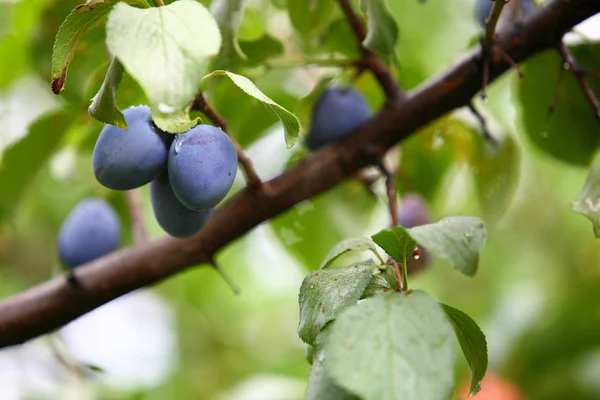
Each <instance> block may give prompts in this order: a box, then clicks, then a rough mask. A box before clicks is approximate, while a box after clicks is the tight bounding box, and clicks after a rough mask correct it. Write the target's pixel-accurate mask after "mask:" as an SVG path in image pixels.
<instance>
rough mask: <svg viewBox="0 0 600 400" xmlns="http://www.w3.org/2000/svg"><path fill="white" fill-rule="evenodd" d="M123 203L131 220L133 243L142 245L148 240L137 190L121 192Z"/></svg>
mask: <svg viewBox="0 0 600 400" xmlns="http://www.w3.org/2000/svg"><path fill="white" fill-rule="evenodd" d="M123 194H124V196H125V202H126V203H127V208H128V210H129V217H130V218H131V230H132V234H133V243H134V244H142V243H145V242H146V241H147V240H148V236H147V234H146V224H145V223H144V213H143V210H142V199H141V196H140V192H139V190H137V189H134V190H126V191H124V192H123Z"/></svg>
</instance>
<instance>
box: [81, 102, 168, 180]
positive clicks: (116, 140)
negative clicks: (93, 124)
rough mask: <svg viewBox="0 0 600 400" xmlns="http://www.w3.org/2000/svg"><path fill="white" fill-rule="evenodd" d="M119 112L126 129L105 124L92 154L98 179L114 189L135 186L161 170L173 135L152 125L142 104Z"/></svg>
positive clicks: (149, 114) (147, 109) (148, 113)
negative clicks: (123, 117) (125, 123)
mask: <svg viewBox="0 0 600 400" xmlns="http://www.w3.org/2000/svg"><path fill="white" fill-rule="evenodd" d="M123 115H124V116H125V121H126V122H127V126H128V128H129V129H128V130H125V129H121V128H118V127H116V126H113V125H106V126H105V127H104V128H103V129H102V132H100V136H99V137H98V141H97V142H96V145H95V146H94V153H93V156H92V166H93V169H94V175H95V176H96V179H97V180H98V182H100V183H101V184H102V185H104V186H106V187H107V188H109V189H115V190H131V189H135V188H137V187H140V186H143V185H145V184H147V183H149V182H150V181H152V180H153V179H154V178H156V177H157V176H158V175H160V174H161V173H162V172H164V171H165V168H166V166H167V155H168V151H169V145H170V141H171V140H172V136H173V135H170V134H168V133H165V132H162V131H160V130H159V129H158V128H157V127H156V126H155V125H154V122H152V115H151V113H150V108H148V107H146V106H137V107H129V108H127V109H126V110H124V111H123Z"/></svg>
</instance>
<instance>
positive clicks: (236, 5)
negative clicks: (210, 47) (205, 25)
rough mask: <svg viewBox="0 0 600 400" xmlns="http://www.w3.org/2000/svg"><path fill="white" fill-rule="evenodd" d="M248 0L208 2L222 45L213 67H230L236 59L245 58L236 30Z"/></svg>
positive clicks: (216, 0) (215, 0)
mask: <svg viewBox="0 0 600 400" xmlns="http://www.w3.org/2000/svg"><path fill="white" fill-rule="evenodd" d="M247 3H248V0H214V1H213V2H212V3H211V4H210V13H211V14H212V16H213V17H214V18H215V21H217V24H218V25H219V29H220V30H221V36H222V37H223V46H222V47H221V51H220V52H219V55H218V56H217V58H216V59H215V63H214V67H215V68H219V69H220V68H231V67H230V65H231V64H232V63H233V62H234V60H236V59H240V58H241V59H244V60H245V59H246V55H245V54H244V53H243V51H242V49H241V48H240V45H239V43H238V30H239V28H240V24H241V22H242V15H243V14H244V8H245V7H246V4H247Z"/></svg>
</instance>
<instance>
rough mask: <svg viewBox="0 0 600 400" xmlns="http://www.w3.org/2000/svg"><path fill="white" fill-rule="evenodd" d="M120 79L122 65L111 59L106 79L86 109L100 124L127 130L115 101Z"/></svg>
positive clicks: (121, 76)
mask: <svg viewBox="0 0 600 400" xmlns="http://www.w3.org/2000/svg"><path fill="white" fill-rule="evenodd" d="M122 78H123V65H121V63H120V62H119V60H118V59H117V58H113V60H112V62H111V63H110V66H109V67H108V71H106V77H105V78H104V82H103V83H102V86H101V87H100V90H99V91H98V93H96V95H95V96H94V98H93V99H92V104H91V105H90V106H89V107H88V113H89V114H90V115H91V116H92V118H94V119H96V120H98V121H100V122H104V123H105V124H110V125H114V126H118V127H119V128H123V129H127V122H125V116H124V115H123V113H122V112H121V110H120V109H119V107H118V106H117V102H116V100H115V96H116V94H117V90H118V89H119V84H120V83H121V79H122Z"/></svg>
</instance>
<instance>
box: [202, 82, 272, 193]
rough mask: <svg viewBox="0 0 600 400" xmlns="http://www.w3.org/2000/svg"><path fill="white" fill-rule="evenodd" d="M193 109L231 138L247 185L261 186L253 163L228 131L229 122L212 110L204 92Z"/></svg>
mask: <svg viewBox="0 0 600 400" xmlns="http://www.w3.org/2000/svg"><path fill="white" fill-rule="evenodd" d="M191 109H192V110H195V111H200V112H201V113H202V114H204V115H206V117H207V118H208V119H210V120H211V121H212V122H213V123H214V124H215V125H217V126H218V127H220V128H221V129H222V130H223V132H225V133H226V134H227V136H229V138H230V139H231V141H232V142H233V145H234V146H235V151H236V153H237V157H238V162H239V164H240V166H241V167H242V171H243V172H244V176H245V178H246V184H247V185H248V186H249V187H252V188H256V187H259V186H261V184H262V181H261V180H260V177H259V176H258V174H257V173H256V171H255V170H254V166H253V165H252V161H250V159H249V158H248V156H246V154H245V153H244V150H242V147H241V146H240V144H239V143H238V142H237V140H235V138H234V137H233V135H231V132H229V129H227V121H226V120H225V118H223V117H222V116H221V115H219V113H217V111H216V110H215V109H214V108H212V107H211V106H210V104H208V102H207V101H206V98H205V97H204V94H203V93H202V91H200V92H198V94H197V95H196V97H194V100H192V105H191Z"/></svg>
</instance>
